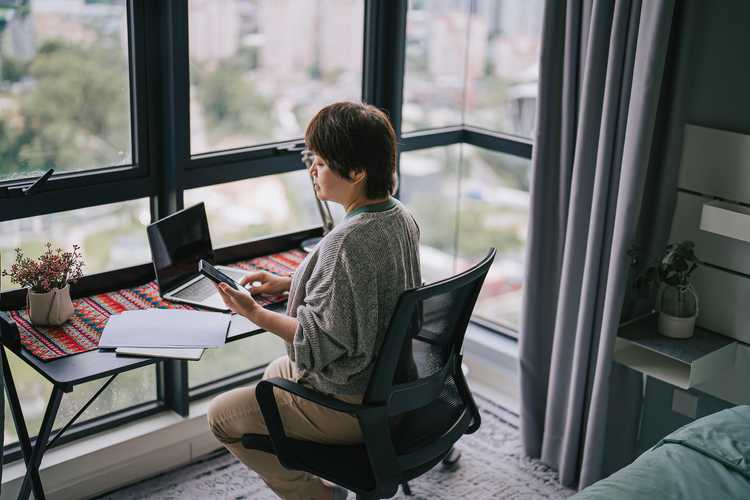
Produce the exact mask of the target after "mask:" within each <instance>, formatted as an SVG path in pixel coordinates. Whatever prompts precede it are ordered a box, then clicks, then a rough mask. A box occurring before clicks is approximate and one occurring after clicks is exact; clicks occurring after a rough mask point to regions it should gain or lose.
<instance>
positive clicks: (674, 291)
mask: <svg viewBox="0 0 750 500" xmlns="http://www.w3.org/2000/svg"><path fill="white" fill-rule="evenodd" d="M694 249H695V244H694V243H693V242H692V241H681V242H679V243H671V244H669V245H668V246H667V248H666V252H665V254H664V257H663V258H662V260H661V261H660V262H659V263H658V264H657V265H655V266H651V267H649V268H648V269H646V271H645V273H644V274H643V276H642V277H641V278H640V279H639V282H640V283H638V282H637V284H638V285H639V287H643V286H644V285H645V286H648V285H650V284H654V283H655V284H658V291H657V294H656V311H657V312H658V313H659V322H658V330H659V333H661V334H662V335H665V336H667V337H672V338H680V339H684V338H689V337H692V335H693V330H694V329H695V319H696V318H697V317H698V312H699V304H698V294H697V293H696V291H695V288H693V285H692V283H690V275H691V274H692V273H693V271H695V269H696V268H697V267H698V258H697V257H696V256H695V250H694Z"/></svg>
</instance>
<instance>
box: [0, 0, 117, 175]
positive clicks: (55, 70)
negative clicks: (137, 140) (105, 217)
mask: <svg viewBox="0 0 750 500" xmlns="http://www.w3.org/2000/svg"><path fill="white" fill-rule="evenodd" d="M131 162H132V147H131V137H130V84H129V71H128V30H127V7H126V2H125V0H109V1H106V0H101V1H97V2H91V1H84V0H67V1H64V2H63V1H59V0H35V1H33V2H29V1H19V2H0V180H5V179H9V178H19V177H29V176H31V175H36V174H38V173H41V172H42V171H44V170H47V169H48V168H50V167H53V168H55V169H56V170H57V171H69V170H81V169H91V168H99V167H107V166H115V165H125V164H129V163H131Z"/></svg>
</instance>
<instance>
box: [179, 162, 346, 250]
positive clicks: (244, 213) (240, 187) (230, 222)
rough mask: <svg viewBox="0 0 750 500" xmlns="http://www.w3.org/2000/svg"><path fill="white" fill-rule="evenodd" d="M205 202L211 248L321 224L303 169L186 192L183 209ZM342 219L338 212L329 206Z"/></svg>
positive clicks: (338, 210) (310, 185)
mask: <svg viewBox="0 0 750 500" xmlns="http://www.w3.org/2000/svg"><path fill="white" fill-rule="evenodd" d="M200 202H204V203H205V204H206V215H207V216H208V226H209V228H210V231H211V242H212V243H213V246H214V248H217V247H221V246H225V245H229V244H232V243H239V242H242V241H247V240H249V239H252V238H258V237H261V236H269V235H271V234H279V233H289V232H293V231H298V230H301V229H307V228H311V227H315V226H320V225H321V224H322V222H321V219H320V214H319V212H318V208H317V205H316V203H315V195H314V194H313V188H312V184H311V181H310V176H309V175H308V173H307V171H306V170H297V171H294V172H288V173H285V174H276V175H268V176H265V177H255V178H253V179H247V180H242V181H235V182H228V183H225V184H217V185H213V186H207V187H203V188H197V189H190V190H187V191H185V206H186V207H187V206H191V205H195V204H196V203H200ZM329 206H330V208H331V210H332V211H333V212H334V214H336V215H337V217H335V218H336V220H340V218H341V215H340V214H341V210H340V209H339V208H338V205H336V204H335V203H329Z"/></svg>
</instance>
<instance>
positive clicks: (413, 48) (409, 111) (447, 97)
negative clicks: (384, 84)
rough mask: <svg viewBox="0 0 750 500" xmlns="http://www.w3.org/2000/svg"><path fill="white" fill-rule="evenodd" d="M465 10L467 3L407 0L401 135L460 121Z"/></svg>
mask: <svg viewBox="0 0 750 500" xmlns="http://www.w3.org/2000/svg"><path fill="white" fill-rule="evenodd" d="M468 8H469V2H468V0H450V1H438V0H422V1H419V0H412V1H410V2H409V10H408V13H407V17H406V60H405V67H404V73H405V74H404V103H403V111H402V121H403V125H402V130H403V131H404V132H408V131H410V130H420V129H425V128H432V127H442V126H447V125H461V124H462V123H463V117H462V109H463V100H464V74H465V66H466V48H467V33H468V12H469V11H468Z"/></svg>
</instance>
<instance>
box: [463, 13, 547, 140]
mask: <svg viewBox="0 0 750 500" xmlns="http://www.w3.org/2000/svg"><path fill="white" fill-rule="evenodd" d="M543 7H544V6H543V2H542V0H527V1H523V2H518V1H517V0H497V1H492V2H478V3H477V8H476V9H475V11H474V12H473V13H472V15H471V21H470V27H469V32H470V36H469V51H468V63H467V75H466V114H465V122H466V124H467V125H476V126H478V127H484V128H488V129H491V130H497V131H500V132H504V133H507V134H512V135H518V136H522V137H529V138H530V137H531V135H532V133H533V131H534V126H535V124H536V123H535V119H536V99H537V83H538V80H539V46H540V43H541V31H542V11H543Z"/></svg>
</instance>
